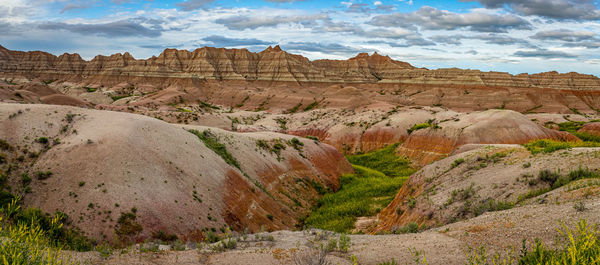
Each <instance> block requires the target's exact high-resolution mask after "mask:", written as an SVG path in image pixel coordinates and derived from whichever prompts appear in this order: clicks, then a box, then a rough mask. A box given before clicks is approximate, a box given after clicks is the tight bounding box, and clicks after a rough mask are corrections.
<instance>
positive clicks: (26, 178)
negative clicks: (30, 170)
mask: <svg viewBox="0 0 600 265" xmlns="http://www.w3.org/2000/svg"><path fill="white" fill-rule="evenodd" d="M21 183H23V185H25V186H27V185H28V184H29V183H31V177H30V176H29V175H28V174H27V173H23V174H21Z"/></svg>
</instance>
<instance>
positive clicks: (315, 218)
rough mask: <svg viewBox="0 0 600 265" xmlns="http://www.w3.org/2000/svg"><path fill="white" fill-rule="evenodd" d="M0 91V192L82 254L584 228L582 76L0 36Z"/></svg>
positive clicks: (593, 106) (599, 184)
mask: <svg viewBox="0 0 600 265" xmlns="http://www.w3.org/2000/svg"><path fill="white" fill-rule="evenodd" d="M0 100H1V102H2V103H1V104H0V122H1V124H2V126H0V140H1V141H0V166H2V172H1V173H2V176H3V178H2V189H3V190H2V199H3V200H4V202H3V203H6V202H7V201H10V199H11V198H13V197H14V196H20V197H21V200H20V203H21V206H22V208H23V209H26V208H28V207H35V208H39V209H41V211H42V212H46V213H50V214H53V213H55V212H61V213H64V214H65V217H64V220H63V221H64V223H65V226H64V227H63V228H62V229H63V230H64V231H71V232H72V231H79V234H81V235H82V236H85V238H87V239H85V241H86V242H90V243H89V244H90V247H87V248H85V247H83V248H82V249H84V250H88V251H86V252H76V251H69V252H68V253H69V254H70V255H72V256H73V258H75V259H77V260H79V261H82V262H88V263H91V264H198V263H200V264H248V263H252V262H254V263H257V264H294V263H296V264H299V263H300V264H319V263H309V261H318V257H319V254H321V255H322V256H324V257H325V260H326V261H329V262H331V263H334V264H338V263H339V264H352V263H353V261H358V263H359V264H378V263H381V262H386V261H391V259H395V260H396V261H399V262H400V263H401V264H402V263H408V262H412V261H413V260H414V258H415V256H417V257H422V256H421V255H422V254H423V253H425V255H426V258H427V262H428V263H429V264H465V263H466V262H467V259H468V255H465V254H464V253H465V252H468V249H469V247H475V248H477V247H479V246H486V248H487V249H488V251H489V252H490V253H506V252H505V250H506V249H508V248H511V247H513V248H515V249H517V248H518V249H520V248H521V244H522V240H523V239H526V242H527V244H526V245H527V246H529V245H530V244H531V243H532V242H533V241H534V239H535V238H539V239H541V240H543V242H544V243H545V244H546V245H547V246H548V247H550V248H555V247H556V248H558V247H560V246H561V243H560V242H559V241H557V242H554V240H553V239H554V238H555V236H557V235H559V234H560V233H559V229H560V228H561V224H562V223H561V222H564V224H566V225H568V226H570V227H574V226H575V224H576V223H577V222H578V221H579V220H587V221H588V222H589V223H598V222H600V214H598V211H600V196H599V195H598V194H599V193H600V179H599V178H600V173H598V168H599V167H600V159H598V156H599V155H600V122H599V120H598V118H600V117H599V116H600V115H599V111H600V79H599V78H598V77H595V76H592V75H584V74H578V73H566V74H560V73H557V72H547V73H540V74H519V75H511V74H508V73H502V72H481V71H477V70H462V69H456V68H452V69H437V70H429V69H424V68H417V67H414V66H412V65H410V64H409V63H406V62H401V61H396V60H393V59H391V58H390V57H388V56H382V55H379V54H377V53H373V54H371V55H370V54H367V53H361V54H358V55H357V56H356V57H353V58H350V59H348V60H314V61H311V60H309V59H307V58H305V57H303V56H301V55H295V54H290V53H288V52H285V51H283V50H281V49H280V48H279V46H275V47H269V48H267V49H266V50H264V51H261V52H258V53H253V52H249V51H248V50H245V49H223V48H211V47H204V48H199V49H196V50H194V51H187V50H175V49H167V50H165V51H163V52H162V53H161V54H160V55H159V56H153V57H151V58H149V59H145V60H144V59H135V58H133V56H131V55H130V54H129V53H124V54H120V53H119V54H114V55H111V56H101V55H98V56H96V57H94V58H93V59H92V60H89V61H86V60H83V59H82V58H81V57H80V56H79V55H78V54H63V55H60V56H55V55H52V54H49V53H46V52H41V51H33V52H22V51H12V50H8V49H5V48H4V47H2V46H0ZM382 187H384V188H382ZM344 196H345V197H344ZM361 200H362V201H361ZM23 215H24V214H23ZM67 229H68V230H67ZM320 229H324V230H320ZM325 230H333V231H335V232H344V233H348V234H350V235H349V238H350V242H351V243H350V244H349V247H348V248H347V249H346V248H345V247H342V245H343V244H342V243H341V242H340V244H339V246H338V247H336V248H333V249H329V251H323V249H319V247H318V246H319V244H320V243H322V244H327V242H328V239H327V238H328V237H329V238H331V239H339V236H338V234H333V232H325ZM65 233H66V232H65ZM72 233H75V232H72ZM248 233H251V235H247V234H248ZM81 240H84V239H81ZM159 241H160V244H162V245H160V244H159V243H152V242H159ZM232 241H234V242H236V243H235V244H233V243H231V242H232ZM329 241H330V240H329ZM340 241H342V240H340ZM178 242H183V243H178ZM198 242H202V244H197V243H198ZM135 243H137V245H132V244H135ZM168 243H171V245H172V246H173V249H176V251H175V250H167V249H168V247H167V244H168ZM185 243H187V244H185ZM82 244H83V243H82ZM107 244H110V245H112V246H115V247H116V246H119V247H125V246H134V247H129V248H123V249H122V250H116V251H114V252H111V251H108V250H107V249H110V247H108V246H107ZM153 244H155V245H153ZM83 245H85V244H83ZM66 249H67V250H68V249H70V248H69V247H68V244H67V247H66ZM71 249H75V248H71ZM92 249H95V250H92ZM89 250H92V251H89ZM411 250H412V252H411ZM415 250H417V251H419V253H418V254H415ZM119 253H120V254H119ZM517 254H518V253H517ZM350 256H351V257H352V258H349V257H350ZM313 259H314V260H313ZM321 264H322V263H321Z"/></svg>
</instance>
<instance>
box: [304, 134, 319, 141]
mask: <svg viewBox="0 0 600 265" xmlns="http://www.w3.org/2000/svg"><path fill="white" fill-rule="evenodd" d="M306 138H307V139H311V140H313V141H315V142H318V141H319V138H318V137H316V136H312V135H307V136H306Z"/></svg>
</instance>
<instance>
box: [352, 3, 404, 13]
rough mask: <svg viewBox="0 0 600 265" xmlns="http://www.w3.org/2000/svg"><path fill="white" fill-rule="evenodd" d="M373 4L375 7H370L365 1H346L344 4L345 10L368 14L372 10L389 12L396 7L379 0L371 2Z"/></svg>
mask: <svg viewBox="0 0 600 265" xmlns="http://www.w3.org/2000/svg"><path fill="white" fill-rule="evenodd" d="M373 5H374V6H375V7H373V8H372V7H371V6H370V5H369V4H365V3H348V4H347V5H346V6H347V9H346V12H351V13H366V14H368V13H372V12H389V11H392V10H394V9H396V7H394V6H393V5H384V4H382V3H381V2H380V1H376V2H375V3H373Z"/></svg>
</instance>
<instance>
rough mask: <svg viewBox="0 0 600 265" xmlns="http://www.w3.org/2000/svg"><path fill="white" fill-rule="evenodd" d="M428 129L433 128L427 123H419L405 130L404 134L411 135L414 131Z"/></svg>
mask: <svg viewBox="0 0 600 265" xmlns="http://www.w3.org/2000/svg"><path fill="white" fill-rule="evenodd" d="M429 127H433V124H431V123H429V122H427V123H419V124H415V125H413V126H412V127H410V129H408V130H406V132H407V133H408V134H411V133H413V132H414V131H418V130H421V129H425V128H429Z"/></svg>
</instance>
